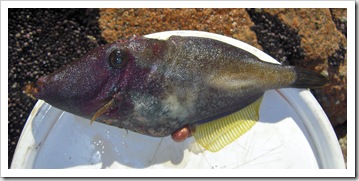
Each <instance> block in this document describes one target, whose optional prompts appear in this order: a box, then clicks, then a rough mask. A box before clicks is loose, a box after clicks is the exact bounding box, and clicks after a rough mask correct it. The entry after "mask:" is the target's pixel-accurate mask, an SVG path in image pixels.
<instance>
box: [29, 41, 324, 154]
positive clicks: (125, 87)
mask: <svg viewBox="0 0 359 181" xmlns="http://www.w3.org/2000/svg"><path fill="white" fill-rule="evenodd" d="M327 83H328V79H327V78H326V77H325V76H323V75H321V74H319V73H316V72H314V71H311V70H307V69H303V68H300V67H295V66H284V65H280V64H273V63H268V62H264V61H262V60H260V59H259V58H257V57H256V56H255V55H253V54H251V53H250V52H248V51H245V50H243V49H241V48H238V47H235V46H233V45H230V44H227V43H224V42H222V41H218V40H214V39H209V38H202V37H191V36H170V37H169V38H167V39H165V40H159V39H152V38H146V37H143V36H133V37H130V38H127V39H125V38H123V39H119V40H117V41H115V42H113V43H109V44H107V45H104V46H100V47H97V48H95V49H93V50H92V51H90V52H89V53H88V54H86V55H84V56H83V57H81V58H79V59H78V60H76V61H74V62H72V63H70V64H68V65H66V66H64V67H62V68H60V69H59V70H57V71H55V72H53V73H51V74H49V75H45V76H42V77H40V78H39V79H38V80H37V81H36V82H34V83H33V84H31V85H29V86H27V87H26V88H25V92H26V93H27V94H29V95H31V96H33V97H35V98H37V99H42V100H44V101H46V102H47V103H49V104H51V105H53V106H54V107H57V108H59V109H62V110H64V111H67V112H70V113H72V114H75V115H78V116H81V117H83V118H86V119H90V120H91V123H92V121H97V122H100V123H104V124H108V125H111V126H116V127H119V128H123V129H126V130H130V131H134V132H137V133H140V134H143V135H148V136H153V137H165V136H169V135H172V138H173V139H174V140H176V138H177V140H178V141H181V140H183V138H186V137H188V136H189V135H191V133H192V134H194V135H196V133H197V137H200V138H204V139H206V138H205V137H206V135H209V134H211V133H213V132H215V129H213V128H216V125H218V124H221V123H223V122H225V121H226V120H228V119H234V121H236V120H235V118H233V115H234V117H240V115H241V114H243V112H240V111H243V110H244V109H245V108H247V107H248V106H252V108H251V110H252V111H248V110H245V111H247V112H249V113H250V112H253V111H254V112H256V113H255V114H254V115H253V116H246V117H244V118H242V119H248V121H241V122H240V123H239V124H246V125H247V126H245V128H246V130H248V129H249V128H250V127H251V126H253V124H254V123H255V121H252V120H256V119H258V109H259V106H258V105H259V104H260V100H261V97H262V96H263V94H264V92H265V91H267V90H271V89H280V88H317V87H322V86H324V85H326V84H327ZM244 113H245V112H244ZM248 115H250V114H248ZM231 116H232V117H231ZM223 118H225V119H224V120H223ZM237 122H238V121H237ZM213 123H215V124H214V125H213ZM228 124H229V123H228ZM228 124H227V126H228ZM201 125H207V126H205V127H203V126H202V127H201ZM207 128H208V129H207ZM209 128H210V129H209ZM199 130H202V131H199ZM208 130H209V131H208ZM246 130H244V132H245V131H246ZM239 132H240V134H242V133H243V131H239ZM182 137H183V138H182ZM233 139H235V138H233ZM204 142H207V143H208V142H211V141H204ZM204 144H205V143H204ZM226 144H228V143H226ZM219 147H223V146H219ZM219 149H220V148H219ZM212 150H218V148H215V149H212Z"/></svg>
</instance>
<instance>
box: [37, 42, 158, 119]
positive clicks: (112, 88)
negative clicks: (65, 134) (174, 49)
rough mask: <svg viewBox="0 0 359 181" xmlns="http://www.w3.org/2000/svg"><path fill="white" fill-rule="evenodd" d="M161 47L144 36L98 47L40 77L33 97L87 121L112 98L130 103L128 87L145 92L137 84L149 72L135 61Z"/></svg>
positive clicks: (152, 54)
mask: <svg viewBox="0 0 359 181" xmlns="http://www.w3.org/2000/svg"><path fill="white" fill-rule="evenodd" d="M162 48H163V47H161V45H160V44H158V43H157V42H151V41H148V40H147V39H145V38H143V37H132V38H131V39H128V40H118V41H116V42H114V43H111V44H108V45H106V46H102V47H98V48H96V49H94V50H92V51H91V52H90V53H88V54H87V55H85V56H84V57H82V58H80V59H79V60H77V61H75V62H73V63H71V64H70V65H68V66H65V67H63V68H62V69H59V70H58V71H56V72H54V73H52V74H50V75H46V76H43V77H41V78H39V79H38V80H37V82H36V83H35V87H36V89H37V90H36V91H35V92H34V93H33V96H35V97H36V98H39V99H43V100H45V101H46V102H48V103H50V104H51V105H54V106H55V107H58V108H60V109H63V110H65V111H69V112H72V113H74V114H77V115H80V116H82V117H86V118H91V117H92V116H93V115H94V114H95V113H96V111H98V110H99V109H100V108H101V107H103V106H104V105H105V104H106V103H107V102H109V101H111V100H112V99H113V98H116V99H122V98H123V99H124V100H121V102H122V104H127V103H128V104H130V103H129V102H126V97H124V96H123V95H121V94H122V93H123V92H125V90H126V89H128V88H131V89H132V90H133V89H145V88H146V87H143V86H142V87H138V85H139V84H136V82H137V83H138V82H141V81H143V76H145V75H146V74H147V73H148V72H149V71H150V70H148V69H146V68H141V67H139V66H138V65H136V62H135V61H136V59H142V60H144V59H148V60H150V59H152V58H153V57H152V56H158V54H160V53H161V51H162ZM141 75H143V76H141ZM141 85H143V84H141ZM136 86H137V87H136ZM113 111H114V110H113Z"/></svg>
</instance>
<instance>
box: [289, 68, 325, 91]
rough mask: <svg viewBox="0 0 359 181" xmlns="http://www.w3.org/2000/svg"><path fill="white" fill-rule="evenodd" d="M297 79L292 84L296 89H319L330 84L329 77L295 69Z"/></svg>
mask: <svg viewBox="0 0 359 181" xmlns="http://www.w3.org/2000/svg"><path fill="white" fill-rule="evenodd" d="M294 71H295V73H296V79H295V81H294V83H293V84H292V87H295V88H317V87H323V86H325V85H327V84H328V83H329V80H328V78H327V77H325V76H324V75H322V74H319V73H317V72H314V71H312V70H307V69H303V68H300V67H295V68H294Z"/></svg>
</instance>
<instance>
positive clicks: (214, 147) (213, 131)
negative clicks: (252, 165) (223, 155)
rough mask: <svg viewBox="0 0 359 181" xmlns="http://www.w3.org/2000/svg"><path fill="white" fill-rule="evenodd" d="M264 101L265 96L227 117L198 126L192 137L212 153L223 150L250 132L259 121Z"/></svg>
mask: <svg viewBox="0 0 359 181" xmlns="http://www.w3.org/2000/svg"><path fill="white" fill-rule="evenodd" d="M262 99H263V96H262V97H260V98H259V99H257V100H256V101H255V102H253V103H252V104H250V105H248V106H247V107H245V108H243V109H241V110H239V111H237V112H235V113H232V114H230V115H227V116H225V117H221V118H218V119H216V120H213V121H210V122H207V123H204V124H199V125H196V126H195V129H194V131H193V132H192V135H193V136H194V138H195V139H196V141H197V142H198V143H199V144H200V145H202V146H203V147H204V148H205V149H207V150H209V151H211V152H216V151H219V150H221V149H222V148H224V147H225V146H227V145H228V144H230V143H232V142H233V141H235V140H236V139H237V138H239V137H240V136H242V135H243V134H244V133H246V132H247V131H248V130H250V129H251V128H252V127H253V125H254V124H255V123H256V122H257V121H258V119H259V107H260V104H261V102H262Z"/></svg>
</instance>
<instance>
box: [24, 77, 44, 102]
mask: <svg viewBox="0 0 359 181" xmlns="http://www.w3.org/2000/svg"><path fill="white" fill-rule="evenodd" d="M47 79H48V76H47V75H45V76H41V77H40V78H39V79H37V80H36V82H35V83H31V84H29V85H26V86H25V88H24V91H25V93H27V94H28V95H30V96H33V97H35V98H38V99H39V98H40V97H41V93H42V92H43V90H44V86H45V84H46V83H47Z"/></svg>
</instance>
